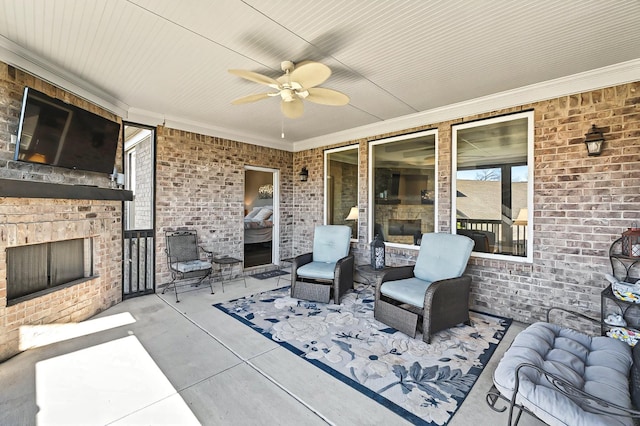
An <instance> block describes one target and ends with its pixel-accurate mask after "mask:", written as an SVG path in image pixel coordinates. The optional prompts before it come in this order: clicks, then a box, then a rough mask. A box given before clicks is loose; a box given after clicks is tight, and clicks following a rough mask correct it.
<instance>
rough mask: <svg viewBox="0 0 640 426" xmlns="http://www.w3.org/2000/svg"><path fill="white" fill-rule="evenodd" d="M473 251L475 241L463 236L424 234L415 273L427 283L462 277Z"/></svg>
mask: <svg viewBox="0 0 640 426" xmlns="http://www.w3.org/2000/svg"><path fill="white" fill-rule="evenodd" d="M472 250H473V240H472V239H471V238H468V237H465V236H463V235H455V234H446V233H428V234H424V235H423V236H422V243H421V244H420V252H419V253H418V258H417V259H416V266H415V268H414V270H413V273H414V275H415V276H416V277H417V278H420V279H421V280H424V281H427V282H433V281H439V280H444V279H447V278H456V277H460V276H462V274H463V273H464V270H465V268H466V267H467V262H468V261H469V256H471V251H472ZM419 306H422V304H421V305H419Z"/></svg>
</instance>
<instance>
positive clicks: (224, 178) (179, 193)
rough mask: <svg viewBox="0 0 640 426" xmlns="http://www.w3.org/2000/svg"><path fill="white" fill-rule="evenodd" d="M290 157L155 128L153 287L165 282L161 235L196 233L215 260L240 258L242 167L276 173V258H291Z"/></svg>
mask: <svg viewBox="0 0 640 426" xmlns="http://www.w3.org/2000/svg"><path fill="white" fill-rule="evenodd" d="M292 161H293V154H292V153H291V152H286V151H281V150H277V149H272V148H265V147H261V146H256V145H251V144H245V143H240V142H234V141H229V140H224V139H219V138H215V137H210V136H203V135H199V134H195V133H190V132H185V131H180V130H175V129H170V128H166V127H159V128H158V130H157V164H156V197H157V208H156V229H157V236H158V238H157V244H156V247H157V249H156V253H157V255H156V273H157V275H156V283H157V284H158V285H163V284H166V283H168V282H169V281H170V276H169V272H168V269H167V266H166V255H165V253H164V248H165V242H164V233H165V232H166V231H171V230H177V229H195V230H196V231H197V232H198V237H199V239H200V241H202V243H203V244H205V245H207V246H209V247H211V248H212V249H213V250H214V251H215V252H216V253H218V254H225V255H229V256H233V257H237V258H240V259H242V258H243V251H244V247H243V233H244V227H243V218H244V172H245V166H257V167H265V168H271V169H277V170H279V171H280V249H281V250H280V255H281V257H282V258H286V257H290V256H291V241H292V238H293V230H294V225H295V217H294V213H293V204H294V203H293V201H292V199H293V192H294V191H293V188H294V182H293V180H292V179H293V177H294V176H296V177H297V173H296V174H294V173H293V169H292Z"/></svg>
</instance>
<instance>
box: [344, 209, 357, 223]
mask: <svg viewBox="0 0 640 426" xmlns="http://www.w3.org/2000/svg"><path fill="white" fill-rule="evenodd" d="M359 216H360V214H359V212H358V206H354V207H351V210H349V214H348V215H347V217H345V218H344V220H358V218H359Z"/></svg>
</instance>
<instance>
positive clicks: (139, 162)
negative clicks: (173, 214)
mask: <svg viewBox="0 0 640 426" xmlns="http://www.w3.org/2000/svg"><path fill="white" fill-rule="evenodd" d="M123 127H124V138H123V140H124V173H123V176H122V178H121V179H120V178H118V179H117V182H118V185H124V188H125V189H128V190H130V191H132V192H133V201H125V205H124V218H123V221H122V222H123V228H124V229H123V236H124V244H123V250H122V257H123V268H122V298H123V299H127V298H130V297H135V296H142V295H144V294H150V293H154V292H155V289H156V285H155V238H154V235H155V230H154V228H155V224H154V223H155V219H154V218H155V214H154V213H155V210H154V209H155V207H154V206H155V191H154V189H155V188H154V186H155V185H154V182H155V144H156V132H155V129H154V128H153V127H146V126H140V125H135V124H130V123H125V124H124V126H123Z"/></svg>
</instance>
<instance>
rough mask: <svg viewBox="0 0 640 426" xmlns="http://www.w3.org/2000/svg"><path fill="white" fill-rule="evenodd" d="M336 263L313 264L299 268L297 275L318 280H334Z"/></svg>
mask: <svg viewBox="0 0 640 426" xmlns="http://www.w3.org/2000/svg"><path fill="white" fill-rule="evenodd" d="M335 269H336V262H315V261H314V262H311V263H307V264H306V265H302V266H301V267H299V268H298V270H297V274H298V276H299V277H302V278H312V279H316V280H333V278H334V272H335Z"/></svg>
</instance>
